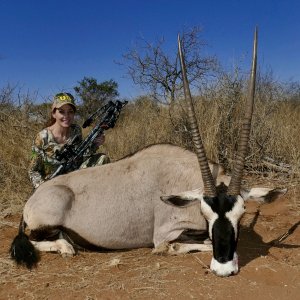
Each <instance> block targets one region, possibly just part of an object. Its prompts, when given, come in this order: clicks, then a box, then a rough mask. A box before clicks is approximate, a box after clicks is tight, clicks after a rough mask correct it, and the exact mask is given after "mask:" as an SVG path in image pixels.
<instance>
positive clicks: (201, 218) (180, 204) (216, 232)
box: [10, 30, 286, 276]
mask: <svg viewBox="0 0 300 300" xmlns="http://www.w3.org/2000/svg"><path fill="white" fill-rule="evenodd" d="M178 49H179V57H180V63H181V70H182V78H183V84H184V93H185V98H186V101H187V107H188V115H189V118H190V122H191V124H190V126H191V131H192V136H193V141H194V144H195V149H196V154H195V153H193V152H191V151H188V150H185V149H183V148H181V147H177V146H173V145H169V144H158V145H152V146H149V147H147V148H145V149H143V150H141V151H139V152H137V153H135V154H134V155H132V156H129V157H126V158H124V159H121V160H119V161H117V162H114V163H110V164H106V165H103V166H100V167H94V168H88V169H83V170H78V171H74V172H72V173H69V174H66V175H61V176H58V177H56V178H54V179H52V180H49V181H47V182H45V183H43V184H42V185H41V186H40V187H39V188H38V189H37V190H36V191H35V192H34V193H33V195H32V196H31V197H30V198H29V199H28V201H27V203H26V204H25V207H24V211H23V217H22V220H21V223H20V227H19V233H18V235H17V236H16V237H15V239H14V241H13V242H12V245H11V249H10V253H11V257H12V258H13V259H14V260H15V261H16V262H17V263H18V264H21V265H26V266H27V267H28V268H32V267H33V266H35V265H36V264H37V261H38V255H37V252H36V250H39V251H53V252H58V253H60V254H62V255H63V256H68V255H74V254H75V250H74V249H76V247H77V246H79V247H81V248H88V249H91V248H93V249H112V250H113V249H130V248H138V247H153V246H154V250H153V252H155V253H162V252H166V253H170V254H178V253H186V252H189V251H211V250H212V251H213V257H212V260H211V265H210V268H211V270H212V271H213V272H214V273H215V274H217V275H218V276H229V275H232V274H236V273H237V272H238V258H237V253H236V249H237V241H238V235H239V222H240V219H241V217H242V215H243V213H244V201H245V200H249V199H250V200H255V201H261V202H270V201H273V199H275V198H277V197H278V196H280V195H281V194H284V193H285V192H286V189H269V188H252V189H250V190H246V189H244V188H242V187H241V179H242V173H243V169H244V162H245V157H246V154H247V149H248V139H249V134H250V127H251V119H252V112H253V102H254V91H255V77H256V61H257V54H256V52H257V30H255V35H254V46H253V59H252V70H251V76H250V84H249V94H248V97H247V105H246V106H247V107H246V115H245V118H244V121H243V124H242V130H241V137H240V142H239V146H238V154H237V159H236V162H235V165H234V168H233V171H232V177H229V176H227V175H225V172H224V169H223V168H222V167H221V166H220V165H218V164H214V163H211V162H208V160H207V158H206V154H205V151H204V147H203V144H202V140H201V138H200V134H199V131H198V126H197V122H196V118H195V113H194V108H193V104H192V98H191V93H190V89H189V85H188V80H187V74H186V68H185V61H184V56H183V53H182V49H181V41H180V38H179V37H178ZM199 165H200V168H199ZM201 178H202V179H201ZM26 226H27V227H28V229H29V230H30V236H29V237H28V235H26V233H25V229H26ZM187 231H194V232H197V233H199V232H203V233H205V232H206V233H207V231H208V236H209V238H210V240H204V239H203V242H201V243H200V242H199V241H198V243H184V242H183V239H182V237H183V235H184V233H186V232H187Z"/></svg>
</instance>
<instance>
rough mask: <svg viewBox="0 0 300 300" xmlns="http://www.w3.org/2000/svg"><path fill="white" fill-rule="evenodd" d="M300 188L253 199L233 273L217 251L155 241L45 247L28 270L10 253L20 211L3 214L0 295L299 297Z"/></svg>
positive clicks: (106, 297) (74, 297) (12, 297)
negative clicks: (217, 267)
mask: <svg viewBox="0 0 300 300" xmlns="http://www.w3.org/2000/svg"><path fill="white" fill-rule="evenodd" d="M299 192H300V188H299V187H298V185H297V184H294V185H292V186H291V187H290V189H289V192H288V193H287V194H286V195H285V196H283V197H282V198H280V199H278V200H277V201H276V202H274V203H271V204H264V205H261V206H259V205H258V204H257V203H247V205H246V206H247V210H246V213H245V215H244V217H243V219H242V227H241V232H240V240H239V244H238V254H239V265H240V272H239V273H238V274H237V275H236V276H232V277H228V278H219V277H217V276H216V275H214V274H212V273H211V272H210V270H209V268H208V266H209V264H210V260H211V253H199V252H198V253H189V254H185V255H179V256H165V255H154V254H152V253H151V249H133V250H130V251H111V252H107V253H99V252H98V253H96V252H80V253H79V254H78V255H76V256H74V257H73V258H62V257H61V256H60V255H58V254H54V253H42V254H41V259H40V262H39V264H38V267H37V268H36V269H33V270H32V271H28V270H27V269H25V268H22V267H17V266H16V265H15V264H14V263H13V261H12V260H11V259H10V257H9V255H8V249H9V247H10V244H11V241H12V239H13V238H14V236H15V235H16V233H17V227H18V223H19V218H20V216H19V215H14V216H6V217H3V218H1V219H0V227H1V229H2V230H1V231H2V232H1V239H0V299H86V300H88V299H90V300H91V299H243V300H247V299H251V300H252V299H256V300H259V299H264V300H267V299H291V300H294V299H300V249H299V247H300V226H299V223H300V201H299V197H300V196H299V194H300V193H299ZM285 233H286V236H284V237H283V235H284V234H285ZM280 238H281V239H280ZM279 239H280V240H279Z"/></svg>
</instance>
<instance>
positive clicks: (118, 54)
mask: <svg viewBox="0 0 300 300" xmlns="http://www.w3.org/2000/svg"><path fill="white" fill-rule="evenodd" d="M255 25H258V27H259V52H258V53H259V64H260V65H262V67H263V68H267V67H271V68H272V70H273V73H274V76H275V77H276V79H278V80H283V81H285V80H290V79H292V80H297V81H298V80H300V59H299V56H300V1H296V0H292V1H289V0H281V1H279V0H273V1H270V0H251V1H250V0H248V1H243V0H240V1H229V0H228V1H225V0H224V1H220V0H219V1H217V0H216V1H214V0H210V1H209V0H206V1H201V0H151V1H147V0H143V1H142V0H127V1H126V0H123V1H121V0H119V1H117V0H106V1H101V0H99V1H92V0H86V1H81V0H80V1H79V0H51V1H50V0H49V1H40V0H35V1H34V0H18V1H16V0H0V41H1V43H0V89H1V88H2V87H3V86H5V85H7V84H8V83H10V84H12V85H14V84H18V86H19V87H22V90H24V91H27V90H28V91H30V92H38V100H39V101H43V99H46V98H47V97H49V96H52V95H53V94H55V93H57V92H60V91H61V90H66V91H71V92H73V89H72V88H73V87H74V86H75V85H76V84H77V82H78V81H79V80H81V79H82V78H83V77H84V76H92V77H95V78H96V79H97V80H98V81H99V82H101V81H104V80H109V79H113V80H115V81H116V82H118V84H119V92H120V96H121V97H127V98H131V97H135V96H137V95H139V94H142V91H140V90H139V88H138V87H137V86H134V85H133V83H132V82H131V80H130V79H128V78H124V76H125V70H124V69H123V68H121V67H120V66H118V65H117V64H116V63H115V61H120V60H121V58H122V54H124V53H125V52H127V50H128V49H130V48H132V47H133V45H134V43H135V41H136V40H137V38H138V37H139V36H143V37H144V38H145V39H146V40H147V41H149V42H152V41H155V40H157V39H159V38H160V37H164V38H165V40H166V47H167V48H168V49H176V42H177V41H176V39H177V33H178V32H179V31H181V30H182V29H183V28H184V27H185V28H189V27H193V26H201V27H202V28H203V32H202V38H203V39H204V40H205V41H206V42H207V43H208V45H209V46H208V47H207V48H206V50H205V51H206V52H207V53H208V54H215V55H216V56H217V57H218V58H219V59H220V61H221V62H222V64H223V65H224V66H226V67H230V66H232V65H233V63H234V62H235V61H239V60H240V59H241V58H243V59H244V60H245V65H246V66H248V65H249V66H250V60H251V48H252V39H253V31H254V27H255Z"/></svg>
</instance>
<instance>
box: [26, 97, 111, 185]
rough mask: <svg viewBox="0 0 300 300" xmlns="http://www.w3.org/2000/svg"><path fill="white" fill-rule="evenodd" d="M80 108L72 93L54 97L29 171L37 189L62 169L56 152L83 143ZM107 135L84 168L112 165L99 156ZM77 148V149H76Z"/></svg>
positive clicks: (87, 155)
mask: <svg viewBox="0 0 300 300" xmlns="http://www.w3.org/2000/svg"><path fill="white" fill-rule="evenodd" d="M75 112H76V106H75V101H74V97H73V96H72V95H71V94H69V93H59V94H57V95H55V96H54V100H53V104H52V110H51V118H50V120H49V121H48V122H47V124H46V126H47V127H46V128H44V129H43V130H42V131H40V132H39V133H38V135H37V137H36V139H35V140H34V142H33V146H32V158H31V163H30V168H29V172H28V173H29V178H30V180H31V182H32V185H33V186H34V188H37V187H38V186H39V185H40V184H42V183H43V182H44V181H46V180H47V176H49V175H51V174H52V173H53V172H54V171H55V170H56V169H57V168H58V167H59V166H60V165H61V161H59V160H57V159H56V155H55V154H56V151H60V150H61V148H62V147H63V146H64V145H65V144H66V143H67V142H69V141H71V140H73V139H74V138H75V137H76V144H79V143H80V142H81V141H82V132H81V127H80V126H79V125H77V124H74V123H73V122H74V116H75ZM104 139H105V138H104V134H102V135H100V136H98V137H97V138H96V139H95V141H94V143H93V144H92V145H91V147H90V149H88V150H87V153H85V156H84V162H83V163H82V165H81V166H80V168H86V167H91V166H96V165H102V164H105V163H108V162H109V158H108V157H107V156H106V155H104V154H95V152H96V151H97V149H98V148H99V146H100V145H102V144H103V143H104ZM76 144H75V145H76Z"/></svg>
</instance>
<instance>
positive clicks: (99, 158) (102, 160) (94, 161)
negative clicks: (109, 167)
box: [79, 153, 110, 169]
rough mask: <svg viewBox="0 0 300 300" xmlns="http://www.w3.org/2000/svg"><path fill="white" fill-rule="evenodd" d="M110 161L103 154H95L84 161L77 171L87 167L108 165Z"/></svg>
mask: <svg viewBox="0 0 300 300" xmlns="http://www.w3.org/2000/svg"><path fill="white" fill-rule="evenodd" d="M109 162H110V159H109V157H108V156H107V155H105V154H103V153H96V154H93V155H92V156H90V157H89V158H88V159H86V160H85V161H84V162H83V163H82V164H81V165H80V167H79V169H85V168H89V167H96V166H101V165H105V164H108V163H109Z"/></svg>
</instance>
